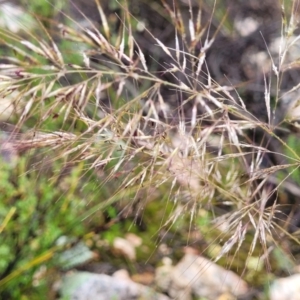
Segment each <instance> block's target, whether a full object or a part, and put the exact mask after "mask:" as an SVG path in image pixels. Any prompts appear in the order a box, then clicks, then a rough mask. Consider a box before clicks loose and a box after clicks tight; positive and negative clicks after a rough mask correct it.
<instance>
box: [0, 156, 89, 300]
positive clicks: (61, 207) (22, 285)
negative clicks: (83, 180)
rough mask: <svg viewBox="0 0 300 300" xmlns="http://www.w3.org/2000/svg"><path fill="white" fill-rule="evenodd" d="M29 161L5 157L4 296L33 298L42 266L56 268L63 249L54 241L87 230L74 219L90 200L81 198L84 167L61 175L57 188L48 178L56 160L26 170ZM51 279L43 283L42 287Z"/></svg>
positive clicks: (0, 204) (1, 213)
mask: <svg viewBox="0 0 300 300" xmlns="http://www.w3.org/2000/svg"><path fill="white" fill-rule="evenodd" d="M26 161H28V160H26V159H25V158H19V159H18V162H17V165H16V166H14V167H12V166H10V165H9V164H8V163H5V162H4V161H1V171H0V190H1V193H0V235H1V245H0V253H1V255H0V274H1V277H0V291H1V295H3V297H6V299H21V297H22V295H27V296H29V295H31V296H30V297H34V295H35V290H34V289H32V281H33V276H34V274H35V272H36V271H37V269H38V268H39V266H40V265H41V264H45V265H46V266H47V268H51V267H53V266H55V262H56V260H57V258H56V257H55V256H54V255H55V254H56V253H58V252H60V251H62V250H63V249H64V247H63V246H59V245H57V244H56V241H57V239H58V238H59V237H61V236H63V235H68V236H73V237H78V238H79V237H81V236H83V234H84V233H86V231H85V230H86V228H85V227H84V223H82V222H76V223H74V218H76V217H79V216H80V215H82V214H83V212H84V211H85V209H86V207H87V202H88V201H89V202H91V200H92V199H90V200H88V199H84V198H82V195H81V193H79V192H78V191H79V188H78V187H79V186H80V177H79V176H78V171H79V169H80V168H81V166H79V167H76V168H74V169H73V170H72V171H71V174H70V175H68V176H61V177H60V179H59V184H60V187H58V186H57V182H56V184H55V185H54V184H51V183H50V180H49V178H50V177H51V174H52V176H53V175H54V173H53V172H54V170H55V166H58V164H57V163H55V164H53V166H52V167H50V168H47V172H43V171H42V170H40V172H37V171H33V170H31V171H30V172H28V173H26V167H27V166H26V165H25V162H26ZM49 175H50V177H49ZM66 246H67V245H66ZM47 283H48V284H49V282H47V281H44V284H43V286H44V288H47V285H46V284H47ZM31 293H33V294H31ZM44 293H46V290H45V291H44ZM3 297H1V298H3ZM7 297H8V298H7ZM3 299H4V298H3ZM31 299H34V298H31ZM37 299H41V298H37Z"/></svg>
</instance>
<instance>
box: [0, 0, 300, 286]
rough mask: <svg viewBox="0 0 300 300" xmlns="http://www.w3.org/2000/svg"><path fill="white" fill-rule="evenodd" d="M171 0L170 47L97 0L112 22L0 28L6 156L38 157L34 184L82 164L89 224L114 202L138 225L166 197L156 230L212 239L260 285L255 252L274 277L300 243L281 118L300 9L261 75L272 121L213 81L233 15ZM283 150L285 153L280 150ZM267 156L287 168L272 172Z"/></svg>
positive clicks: (286, 18) (78, 217)
mask: <svg viewBox="0 0 300 300" xmlns="http://www.w3.org/2000/svg"><path fill="white" fill-rule="evenodd" d="M129 2H130V1H129ZM46 3H47V5H49V4H50V2H47V1H46ZM168 3H169V2H167V1H164V0H162V1H161V2H160V4H157V3H156V2H153V5H161V7H163V8H164V18H165V19H166V20H168V22H169V23H170V24H172V26H173V29H174V30H173V33H174V37H173V44H172V45H167V44H164V41H163V40H160V39H159V38H158V37H156V36H155V35H153V34H152V32H151V28H149V29H148V28H147V26H144V25H145V24H144V23H143V22H142V20H139V19H138V17H137V16H135V15H134V13H133V12H131V11H130V9H129V5H128V3H127V2H126V1H120V2H118V3H117V2H116V5H117V7H118V8H119V13H118V14H117V16H116V15H113V14H111V15H109V16H110V18H108V17H109V16H108V15H107V14H106V11H107V10H106V8H104V7H103V6H102V4H101V2H100V1H98V0H96V1H95V4H96V7H97V9H98V12H99V17H100V19H101V26H99V25H97V24H96V23H95V22H93V21H91V20H90V19H89V16H88V15H87V16H86V15H84V14H82V20H84V22H79V21H77V20H75V19H72V18H70V17H68V15H65V14H63V13H62V12H60V11H58V12H57V13H58V14H60V19H61V20H62V23H57V22H56V21H54V20H53V19H47V22H44V21H45V18H44V19H43V18H41V19H39V18H38V17H34V18H35V22H36V24H37V27H35V28H34V29H30V30H29V29H28V30H27V29H26V24H23V25H24V27H23V28H24V30H22V31H20V32H18V33H13V32H11V31H9V30H7V29H5V28H1V29H0V42H1V47H2V50H1V53H2V57H1V69H0V97H1V100H0V101H3V99H9V105H8V106H7V108H6V109H5V110H4V111H2V115H3V118H2V120H3V119H4V121H5V122H6V123H13V124H14V127H13V129H12V130H10V133H9V135H8V136H7V137H6V138H5V139H3V141H2V142H1V148H0V149H1V152H3V153H4V152H5V151H10V152H13V153H16V155H17V156H18V155H21V156H23V155H25V154H27V153H31V154H32V155H33V157H34V158H31V159H32V160H31V162H30V163H29V162H28V164H27V170H24V173H25V174H29V175H30V176H33V174H36V172H39V170H43V168H45V165H46V166H51V165H52V164H54V165H56V166H57V162H59V166H60V167H59V169H56V171H55V172H54V173H51V175H49V179H48V180H49V182H52V183H53V184H54V185H53V186H55V185H57V184H58V183H59V182H58V181H59V180H58V179H59V178H61V176H63V174H62V173H63V171H64V170H65V169H66V168H67V167H69V168H71V169H74V170H78V173H77V174H76V176H77V179H78V180H77V179H74V184H72V183H70V184H71V186H73V187H72V188H71V189H73V191H78V190H81V186H82V188H84V187H86V186H91V185H93V188H92V191H89V192H88V195H91V194H92V193H97V195H98V196H99V198H98V199H99V200H98V203H97V202H96V201H95V200H93V201H92V202H91V203H92V205H87V208H88V209H85V210H80V212H79V213H76V214H75V218H74V220H75V221H76V222H77V223H78V224H80V223H81V222H83V223H84V222H88V221H87V220H91V219H93V216H95V215H97V214H98V213H99V212H103V211H104V210H105V209H106V208H107V207H113V206H114V205H119V206H118V211H119V212H118V213H120V214H122V216H133V218H132V220H133V221H132V223H133V224H136V223H137V222H138V220H140V219H141V218H143V214H144V211H145V209H146V208H147V206H148V205H150V206H151V203H152V202H155V201H156V202H160V201H163V203H164V205H165V212H164V214H162V216H161V223H160V224H158V226H157V228H156V229H157V232H165V234H166V233H167V232H168V231H172V230H174V227H175V228H177V229H178V228H179V226H183V227H185V228H186V235H187V237H186V243H187V244H190V241H191V240H192V238H191V237H190V236H191V235H192V233H193V232H194V231H195V230H196V231H200V232H202V234H203V238H204V240H205V239H206V241H207V243H206V246H205V247H203V248H202V249H201V252H202V253H203V254H205V255H206V256H208V257H210V258H211V259H212V260H214V261H216V262H217V261H219V262H220V263H221V264H225V265H226V266H227V268H233V269H235V271H236V270H238V272H239V273H240V274H243V276H244V277H245V278H248V279H249V278H250V277H251V276H250V275H249V274H250V273H251V274H252V272H253V269H251V267H250V266H248V265H247V263H246V264H245V261H246V262H247V261H249V258H251V257H256V258H258V260H261V261H263V264H264V266H265V268H264V270H268V271H271V270H272V269H274V265H275V264H276V259H275V258H274V257H273V256H272V252H273V251H274V249H279V250H280V251H282V252H283V253H284V252H285V251H284V250H283V246H282V245H283V244H282V241H286V243H288V244H290V243H291V244H293V245H294V247H296V248H297V249H299V239H298V236H297V234H296V233H291V230H290V223H291V220H292V219H293V214H294V213H295V212H296V211H297V206H295V205H292V204H291V201H289V200H286V197H291V196H287V195H294V196H295V194H297V192H298V186H297V184H298V183H297V182H296V181H295V180H297V179H298V178H299V166H300V165H299V164H300V157H299V151H298V149H297V147H296V143H297V142H296V140H295V139H296V137H297V135H298V133H297V132H294V131H292V130H291V128H292V127H290V126H293V125H288V122H287V121H289V122H290V123H291V122H292V121H295V120H291V119H289V120H287V119H286V118H284V117H283V118H281V119H280V120H279V121H278V118H277V116H278V113H277V111H278V110H281V109H282V106H281V102H282V92H281V82H282V80H283V78H284V76H285V72H286V70H287V67H295V63H296V62H293V63H294V64H292V63H289V66H287V65H286V63H285V57H286V55H287V53H288V50H289V47H291V46H292V45H293V43H295V42H296V40H291V37H293V33H294V32H295V30H297V24H296V18H297V15H296V14H297V12H296V3H297V1H293V2H292V5H291V8H289V9H290V10H288V9H286V10H285V8H283V14H282V20H281V22H282V31H281V39H282V42H281V47H280V49H279V52H278V57H272V56H271V57H270V59H271V66H270V68H269V69H268V70H263V71H264V76H265V91H264V99H261V101H263V102H264V105H265V111H266V116H264V117H263V118H262V117H261V116H257V115H255V114H253V113H252V112H251V111H250V110H249V109H248V108H247V107H248V103H246V101H244V100H243V95H242V92H240V91H239V86H238V85H231V84H230V83H228V84H227V85H224V84H220V83H218V82H217V81H216V79H215V78H213V77H212V76H211V73H210V66H209V65H208V64H207V61H206V57H207V53H208V52H209V51H210V49H211V48H213V47H214V41H215V39H216V37H217V35H218V33H219V32H220V31H222V29H223V26H224V23H225V24H228V19H227V15H226V12H224V14H223V17H222V18H220V17H218V18H217V21H218V24H217V25H216V24H214V23H215V21H216V19H215V18H214V16H215V11H217V9H218V7H217V3H213V5H212V6H210V7H211V11H210V17H209V18H208V21H203V19H202V12H203V9H204V8H203V6H199V7H193V6H192V5H191V3H190V2H189V7H188V9H187V11H188V14H184V12H182V11H181V8H180V6H179V5H175V4H174V5H173V6H171V5H170V4H168ZM207 5H209V4H207ZM51 6H52V5H51ZM52 8H53V10H54V11H55V7H53V6H52ZM73 8H74V9H75V10H76V5H74V7H73ZM78 13H79V14H80V13H81V12H80V11H79V12H78ZM216 15H217V16H219V15H220V11H218V14H216ZM46 17H49V16H46ZM116 22H118V24H119V25H118V26H116ZM83 23H84V25H82V24H83ZM111 23H112V24H111ZM45 26H47V28H46V27H45ZM141 26H142V28H141ZM143 26H144V27H143ZM226 28H230V26H229V25H228V26H226ZM139 30H142V31H139ZM143 37H146V38H147V39H148V40H149V43H151V44H152V45H153V46H152V49H151V51H152V54H149V52H147V53H146V50H145V48H144V45H142V44H140V40H142V38H143ZM295 39H297V38H295ZM287 41H290V42H287ZM262 43H264V42H263V39H262ZM266 49H267V50H268V45H266ZM162 60H163V62H162ZM297 89H298V86H296V87H294V88H293V89H292V90H290V91H286V93H287V94H288V93H290V92H291V91H295V90H297ZM170 95H171V96H170ZM170 97H171V98H170ZM169 99H171V100H170V101H169ZM7 113H8V114H7ZM294 119H295V118H294ZM293 128H294V127H293ZM4 131H5V130H3V132H4ZM283 132H284V134H283ZM256 135H258V136H260V137H261V140H260V141H259V142H257V140H256V139H255V138H253V136H256ZM274 144H275V145H278V146H277V147H276V150H272V148H270V147H269V145H274ZM270 157H276V158H277V161H280V162H281V163H278V164H270V163H269V158H270ZM78 166H80V167H78ZM76 168H78V169H76ZM27 172H29V173H27ZM42 173H45V172H42ZM1 174H7V173H4V171H1ZM92 174H94V175H92ZM95 174H96V175H95ZM5 176H7V175H5ZM18 176H19V175H18ZM43 176H46V175H45V174H43ZM70 180H71V179H70ZM89 181H93V182H92V183H89ZM39 184H42V183H39ZM43 184H44V183H43ZM53 188H54V187H53ZM3 189H4V190H7V191H8V189H7V187H3ZM96 191H97V192H96ZM7 197H8V196H7ZM10 197H11V196H10ZM22 197H23V198H24V200H18V202H17V203H16V204H15V205H17V206H20V205H21V204H20V203H21V202H22V203H23V201H27V202H26V203H27V204H28V207H27V206H26V207H27V208H26V207H23V208H22V207H20V211H21V212H24V213H25V211H26V209H29V206H30V204H29V202H28V201H29V200H28V199H29V196H26V195H24V196H22ZM70 197H71V196H70ZM27 198H28V199H27ZM18 199H19V198H18ZM26 199H27V200H26ZM64 199H65V200H64V202H63V203H61V202H59V201H60V200H59V197H58V199H57V201H58V203H60V205H61V206H64V205H65V210H68V209H70V208H71V207H72V206H73V205H74V202H76V203H77V200H75V199H73V198H72V199H71V198H69V200H68V196H66V197H65V198H64ZM4 201H5V200H4ZM51 203H53V202H51ZM91 203H90V204H91ZM53 205H54V204H53ZM78 205H80V204H78ZM289 205H290V206H289ZM13 207H16V206H13ZM13 207H12V208H11V209H13ZM30 207H31V208H32V209H33V208H34V206H30ZM37 209H38V208H37ZM61 209H62V208H61ZM4 212H5V213H4ZM45 213H46V214H48V213H47V212H45ZM13 214H14V211H12V210H8V209H7V207H6V208H5V209H4V210H3V212H2V214H1V219H0V234H1V235H2V236H3V235H4V236H5V235H7V238H8V236H9V235H10V234H12V231H11V230H12V229H11V228H10V227H9V222H11V221H12V219H11V218H12V215H13ZM70 214H71V212H70ZM26 216H27V217H28V214H27V215H26ZM27 217H26V218H27ZM187 217H188V218H187ZM20 218H21V215H20ZM187 219H188V220H187ZM74 220H72V222H71V220H70V222H71V223H72V224H74ZM204 221H205V222H204ZM76 222H75V223H76ZM93 222H95V221H93ZM203 222H204V223H203ZM207 224H209V225H207ZM78 226H79V225H78ZM59 233H60V232H59ZM58 235H59V234H56V236H55V237H53V241H55V240H56V239H57V238H58ZM160 239H161V240H162V239H163V237H162V238H159V239H158V240H157V243H159V242H160ZM47 247H48V246H47ZM47 247H44V249H46V248H47ZM49 247H50V248H49V249H50V250H51V249H53V248H51V247H52V246H49ZM50 250H49V251H50ZM0 251H1V248H0ZM53 251H55V250H53ZM292 254H293V253H289V251H286V252H285V255H286V256H288V257H292ZM35 255H38V254H35ZM239 255H240V256H241V257H243V258H242V259H240V258H239ZM37 258H38V257H36V258H35V259H37ZM49 258H50V257H49ZM225 258H226V262H225ZM228 261H229V263H228ZM41 263H42V261H41ZM0 266H1V265H0ZM241 266H242V267H241ZM25 271H26V270H25V269H24V265H23V266H22V264H21V262H20V265H17V266H15V269H14V268H13V269H12V270H11V273H9V272H8V273H5V274H4V276H2V277H0V287H1V285H2V284H3V285H4V283H5V284H6V282H8V281H9V280H11V276H12V274H16V273H14V272H18V275H19V276H21V274H24V272H25ZM259 272H260V271H258V273H259ZM247 276H248V277H247ZM260 280H261V279H260ZM267 280H268V279H267ZM258 282H259V284H261V282H260V281H259V280H258ZM263 284H266V282H263Z"/></svg>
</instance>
